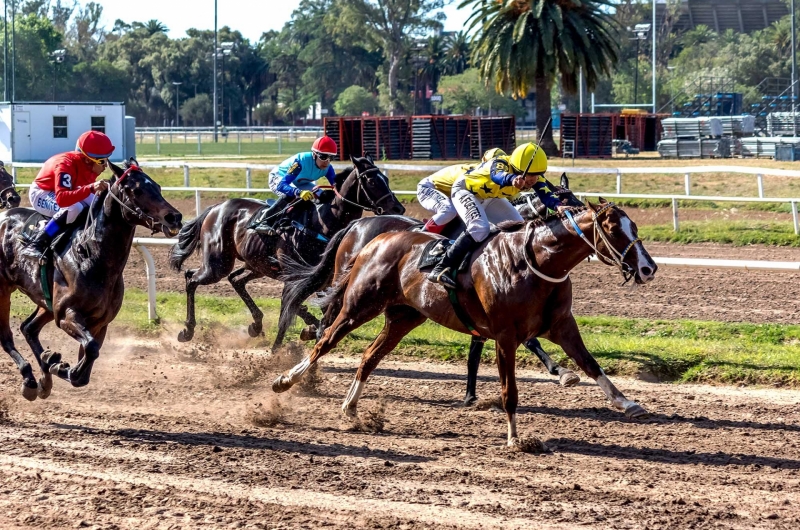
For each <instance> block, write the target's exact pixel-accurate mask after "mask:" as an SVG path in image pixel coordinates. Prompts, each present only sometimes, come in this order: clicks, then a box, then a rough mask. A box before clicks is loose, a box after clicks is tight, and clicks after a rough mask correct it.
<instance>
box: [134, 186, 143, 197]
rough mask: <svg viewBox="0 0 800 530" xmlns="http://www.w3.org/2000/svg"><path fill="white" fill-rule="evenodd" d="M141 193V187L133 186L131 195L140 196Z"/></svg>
mask: <svg viewBox="0 0 800 530" xmlns="http://www.w3.org/2000/svg"><path fill="white" fill-rule="evenodd" d="M142 193H144V192H143V191H142V190H141V188H133V196H134V197H141V196H142Z"/></svg>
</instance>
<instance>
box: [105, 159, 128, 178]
mask: <svg viewBox="0 0 800 530" xmlns="http://www.w3.org/2000/svg"><path fill="white" fill-rule="evenodd" d="M108 167H110V168H111V172H112V173H114V177H113V178H112V179H111V182H112V183H113V182H114V181H116V179H117V177H119V176H120V175H122V173H124V170H123V169H122V168H121V167H119V166H118V165H116V164H115V163H114V162H112V161H111V160H109V161H108Z"/></svg>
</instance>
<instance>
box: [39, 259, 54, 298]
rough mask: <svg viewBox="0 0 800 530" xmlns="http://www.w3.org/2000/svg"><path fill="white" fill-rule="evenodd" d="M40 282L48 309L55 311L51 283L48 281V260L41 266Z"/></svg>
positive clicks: (44, 260) (43, 261)
mask: <svg viewBox="0 0 800 530" xmlns="http://www.w3.org/2000/svg"><path fill="white" fill-rule="evenodd" d="M39 281H40V282H41V284H42V294H43V295H44V301H45V303H46V304H47V309H49V310H50V311H52V310H53V295H52V293H51V292H50V283H49V282H48V281H47V260H46V259H43V260H42V262H41V263H40V265H39Z"/></svg>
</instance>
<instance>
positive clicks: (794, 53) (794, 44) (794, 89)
mask: <svg viewBox="0 0 800 530" xmlns="http://www.w3.org/2000/svg"><path fill="white" fill-rule="evenodd" d="M791 17H792V130H793V131H794V133H793V135H794V136H797V42H796V40H795V39H796V35H795V33H796V30H797V28H796V27H795V24H796V22H795V18H794V0H792V15H791Z"/></svg>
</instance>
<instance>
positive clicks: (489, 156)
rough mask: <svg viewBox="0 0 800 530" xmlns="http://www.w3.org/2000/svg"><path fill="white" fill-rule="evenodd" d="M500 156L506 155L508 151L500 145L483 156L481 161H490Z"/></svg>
mask: <svg viewBox="0 0 800 530" xmlns="http://www.w3.org/2000/svg"><path fill="white" fill-rule="evenodd" d="M498 156H506V152H505V151H503V150H502V149H500V148H499V147H492V148H491V149H489V150H488V151H486V152H485V153H483V156H482V157H481V162H488V161H489V160H491V159H493V158H497V157H498Z"/></svg>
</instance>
